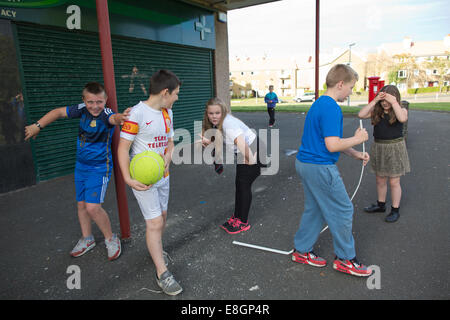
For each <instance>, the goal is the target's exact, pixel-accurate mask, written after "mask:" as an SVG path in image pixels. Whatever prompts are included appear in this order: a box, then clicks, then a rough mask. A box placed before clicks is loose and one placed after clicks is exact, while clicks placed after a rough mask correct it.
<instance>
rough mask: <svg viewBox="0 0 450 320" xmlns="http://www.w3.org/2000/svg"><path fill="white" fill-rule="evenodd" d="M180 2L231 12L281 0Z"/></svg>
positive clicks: (186, 0)
mask: <svg viewBox="0 0 450 320" xmlns="http://www.w3.org/2000/svg"><path fill="white" fill-rule="evenodd" d="M180 1H182V2H186V3H190V4H194V5H197V6H200V7H203V8H207V9H211V10H214V11H216V10H218V11H229V10H233V9H241V8H245V7H251V6H256V5H258V4H264V3H269V2H275V1H280V0H180Z"/></svg>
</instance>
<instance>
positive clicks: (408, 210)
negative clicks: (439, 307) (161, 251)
mask: <svg viewBox="0 0 450 320" xmlns="http://www.w3.org/2000/svg"><path fill="white" fill-rule="evenodd" d="M175 112H176V110H175ZM236 116H237V117H239V118H240V119H242V120H243V121H244V122H245V123H247V124H248V125H249V126H250V127H252V128H255V129H260V128H262V129H267V127H266V126H267V122H268V116H267V114H266V113H236ZM276 117H277V122H276V126H275V127H274V129H279V135H280V141H279V142H280V145H279V149H280V168H279V172H278V174H277V175H274V176H261V177H259V178H258V179H257V180H256V182H255V183H254V189H253V190H254V197H253V204H252V208H251V213H250V223H251V225H252V228H251V229H250V230H249V231H248V232H245V233H243V234H238V235H235V236H230V235H228V234H226V233H225V232H224V231H223V230H221V229H220V228H219V227H218V226H219V225H221V224H222V223H223V222H224V221H225V220H226V219H227V218H228V217H229V216H230V215H231V214H232V211H233V206H234V174H235V169H234V166H233V165H226V166H225V171H224V173H223V174H222V175H221V176H218V175H217V174H215V173H214V169H213V168H212V166H208V165H178V166H174V165H172V169H171V198H170V202H169V219H168V224H167V230H166V233H165V234H164V241H163V243H164V246H165V250H166V251H168V252H169V255H170V256H171V258H172V260H173V261H172V262H171V264H170V266H169V268H170V270H171V271H172V272H173V273H174V275H175V276H176V278H177V279H178V280H179V282H180V283H181V285H182V286H183V288H184V292H183V293H182V294H180V295H179V296H176V297H168V296H166V295H164V294H161V293H157V291H158V290H159V288H158V286H157V285H156V282H155V280H154V274H155V269H154V266H153V263H152V262H151V259H150V257H149V254H148V251H147V248H146V245H145V240H144V239H145V224H144V220H143V218H142V216H141V213H140V211H139V208H138V206H137V203H136V201H135V199H134V197H133V195H132V193H131V191H130V190H127V195H128V202H129V204H128V205H129V211H130V221H131V232H132V237H131V239H129V240H126V241H124V243H123V253H122V256H121V257H120V258H119V259H118V260H116V261H113V262H109V261H108V260H107V258H106V249H105V247H104V242H103V238H102V235H101V233H100V231H99V230H98V228H96V227H94V228H93V230H94V235H95V237H96V239H97V247H96V248H94V249H93V250H92V251H91V252H89V253H88V254H86V255H85V256H82V257H80V258H71V257H70V256H69V251H70V250H71V249H72V247H73V246H74V245H75V243H76V241H77V239H78V238H79V237H80V231H79V225H78V220H77V215H76V203H75V200H74V195H75V189H74V184H73V175H69V176H65V177H61V178H57V179H53V180H51V181H46V182H43V183H40V184H39V185H36V186H33V187H29V188H26V189H22V190H19V191H15V192H10V193H7V194H3V195H0V212H1V215H0V229H1V230H0V231H1V232H0V250H1V258H0V270H2V272H1V276H0V299H8V300H9V299H12V300H16V299H38V300H42V299H58V300H59V299H62V300H66V299H89V300H91V299H113V300H116V299H133V300H135V299H136V300H144V299H145V300H147V299H149V300H298V299H342V300H352V299H442V300H448V299H449V298H450V290H449V289H450V288H449V280H450V271H449V270H450V268H449V267H448V265H449V262H450V247H449V244H450V241H449V240H450V239H449V232H448V230H449V227H450V224H449V211H450V210H449V207H450V205H449V177H450V176H449V169H450V163H449V155H450V150H449V143H448V137H449V134H450V130H449V128H450V126H449V123H450V113H437V112H421V111H411V112H410V120H409V125H408V128H409V135H408V141H407V144H408V152H409V156H410V161H411V167H412V172H411V173H410V174H408V175H406V176H405V177H403V178H402V187H403V197H402V203H401V210H400V213H401V217H400V220H399V221H398V222H397V223H394V224H387V223H385V222H384V216H385V214H367V213H364V212H363V211H362V207H364V206H366V205H368V204H369V203H371V202H374V201H375V200H376V189H375V176H374V175H373V174H372V173H371V172H370V170H368V169H366V170H365V172H364V176H363V181H362V184H361V187H360V189H359V191H358V193H357V194H356V196H355V198H354V200H353V203H354V206H355V215H354V225H353V231H354V237H355V242H356V250H357V256H358V259H359V260H360V261H361V262H362V263H364V264H366V265H375V266H378V267H379V269H378V270H379V273H378V274H379V275H380V277H379V278H378V280H379V283H376V282H375V280H373V281H372V282H371V283H372V284H378V285H379V288H378V289H377V288H373V289H369V287H368V282H367V279H361V278H356V277H352V276H349V275H345V274H342V273H339V272H336V271H334V270H333V268H332V262H333V258H334V253H333V247H332V241H331V236H330V233H329V231H326V232H324V233H323V234H322V235H321V236H320V238H319V240H318V242H317V244H316V248H315V250H316V251H317V252H318V253H319V254H320V255H321V256H323V257H324V258H326V259H327V260H328V266H327V267H325V268H322V269H316V268H314V267H310V266H304V265H300V264H296V263H294V262H291V260H290V256H287V255H281V254H275V253H270V252H265V251H260V250H256V249H250V248H245V247H241V246H236V245H234V244H232V241H233V240H236V241H241V242H246V243H251V244H257V245H261V246H267V247H271V248H276V249H280V250H286V251H288V250H291V249H292V247H293V236H294V234H295V232H296V230H297V228H298V224H299V221H300V217H301V213H302V211H303V191H302V186H301V183H300V180H299V178H298V176H297V174H296V172H295V168H294V161H295V155H290V156H287V155H285V154H284V150H287V149H297V148H298V146H299V142H300V137H301V132H302V128H303V123H304V119H305V114H300V113H299V114H295V113H277V115H276ZM358 125H359V120H358V119H357V118H354V117H345V118H344V136H345V137H347V136H350V135H352V134H353V132H354V130H355V129H356V128H357V127H358ZM364 125H365V127H366V128H368V130H369V135H370V136H371V133H372V128H371V126H370V122H369V120H365V121H364ZM372 140H373V139H372V138H371V139H370V140H369V142H368V146H367V149H368V147H369V145H370V142H371V141H372ZM360 150H361V149H360ZM338 166H339V168H340V171H341V175H342V177H343V179H344V182H345V184H346V187H347V191H348V193H349V194H350V195H351V194H352V193H353V191H354V189H355V187H356V184H357V182H358V178H359V174H360V168H361V167H360V163H359V162H358V161H356V160H353V159H350V158H348V157H347V156H345V155H341V157H340V160H339V162H338ZM388 199H389V198H388ZM388 205H390V202H389V200H388ZM104 208H105V209H106V210H107V211H108V212H109V213H110V217H111V221H112V224H113V229H114V230H117V231H118V230H119V224H118V217H117V208H116V200H115V190H114V183H113V182H111V183H110V187H109V190H108V192H107V197H106V201H105V204H104ZM71 265H76V266H78V267H79V270H80V271H81V277H80V279H81V281H80V284H81V288H80V289H69V288H68V287H67V280H68V278H69V277H70V276H71V274H72V273H71V272H69V273H67V269H68V267H69V266H71Z"/></svg>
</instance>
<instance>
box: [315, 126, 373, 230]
mask: <svg viewBox="0 0 450 320" xmlns="http://www.w3.org/2000/svg"><path fill="white" fill-rule="evenodd" d="M359 127H360V128H361V129H362V128H363V123H362V120H361V119H359ZM362 149H363V154H364V153H366V146H365V143H364V142H363V145H362ZM363 174H364V161H363V164H362V165H361V175H360V176H359V182H358V185H357V186H356V189H355V192H353V195H352V197H351V198H350V201H352V200H353V198H354V197H355V195H356V192H358V189H359V186H360V185H361V181H362V177H363ZM327 229H328V226H326V227H325V228H323V229H322V231H320V233H322V232H324V231H325V230H327Z"/></svg>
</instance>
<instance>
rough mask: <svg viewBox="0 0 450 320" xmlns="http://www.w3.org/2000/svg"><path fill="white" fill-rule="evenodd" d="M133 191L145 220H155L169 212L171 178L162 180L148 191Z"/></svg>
mask: <svg viewBox="0 0 450 320" xmlns="http://www.w3.org/2000/svg"><path fill="white" fill-rule="evenodd" d="M132 190H133V193H134V196H135V197H136V200H137V202H138V204H139V208H141V212H142V215H143V216H144V219H145V220H150V219H155V218H157V217H159V216H160V215H161V214H162V211H166V210H167V204H168V203H169V191H170V184H169V176H168V177H166V178H162V179H161V180H159V181H158V182H157V183H155V184H154V185H153V186H152V187H151V188H150V189H148V190H146V191H137V190H134V189H132Z"/></svg>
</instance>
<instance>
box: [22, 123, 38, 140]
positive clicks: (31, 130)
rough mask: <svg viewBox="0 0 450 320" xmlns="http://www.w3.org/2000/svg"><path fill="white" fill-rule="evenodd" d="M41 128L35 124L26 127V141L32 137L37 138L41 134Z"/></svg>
mask: <svg viewBox="0 0 450 320" xmlns="http://www.w3.org/2000/svg"><path fill="white" fill-rule="evenodd" d="M40 131H41V129H40V128H39V127H38V126H37V125H35V124H32V125H29V126H26V127H25V141H27V140H28V139H30V138H33V139H36V136H37V135H38V134H39V132H40Z"/></svg>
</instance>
